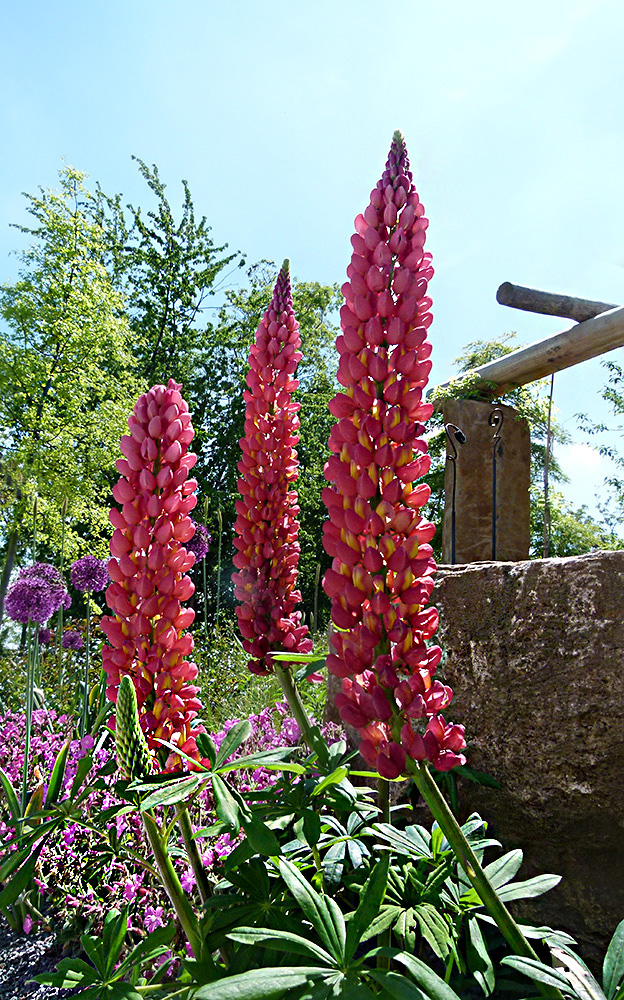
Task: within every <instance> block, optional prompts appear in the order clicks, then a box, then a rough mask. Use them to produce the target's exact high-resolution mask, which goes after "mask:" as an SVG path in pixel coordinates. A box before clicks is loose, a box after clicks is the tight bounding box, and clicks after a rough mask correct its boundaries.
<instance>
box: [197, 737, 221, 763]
mask: <svg viewBox="0 0 624 1000" xmlns="http://www.w3.org/2000/svg"><path fill="white" fill-rule="evenodd" d="M195 742H196V743H197V749H198V750H199V752H200V754H201V755H202V757H207V758H208V760H209V761H210V767H211V768H212V767H214V763H215V760H216V759H217V748H216V746H215V745H214V743H213V742H212V740H211V739H210V737H209V735H208V733H199V735H198V736H197V739H196V741H195Z"/></svg>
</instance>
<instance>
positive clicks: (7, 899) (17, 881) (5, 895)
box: [0, 844, 43, 910]
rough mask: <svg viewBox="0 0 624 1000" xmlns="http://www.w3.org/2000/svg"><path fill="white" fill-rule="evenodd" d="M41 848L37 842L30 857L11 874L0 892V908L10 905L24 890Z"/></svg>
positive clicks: (29, 881) (41, 845)
mask: <svg viewBox="0 0 624 1000" xmlns="http://www.w3.org/2000/svg"><path fill="white" fill-rule="evenodd" d="M42 850H43V844H39V846H38V847H36V848H35V849H34V851H33V852H32V854H31V855H30V857H29V858H28V859H27V860H26V861H24V863H23V864H22V866H21V868H19V869H18V871H17V872H16V874H15V875H13V877H12V878H11V881H10V882H7V884H6V885H5V887H4V889H3V890H2V892H0V910H4V909H5V908H6V907H8V906H12V905H13V903H14V902H15V900H16V899H17V897H18V896H19V895H21V893H22V892H24V890H25V889H26V888H27V887H28V886H29V885H30V883H31V880H32V877H33V872H34V870H35V865H36V864H37V861H38V860H39V855H40V854H41V851H42Z"/></svg>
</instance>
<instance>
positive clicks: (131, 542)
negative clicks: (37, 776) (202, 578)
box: [100, 379, 202, 769]
mask: <svg viewBox="0 0 624 1000" xmlns="http://www.w3.org/2000/svg"><path fill="white" fill-rule="evenodd" d="M180 389H181V386H180V385H177V384H176V383H175V382H174V381H173V380H172V379H170V380H169V384H168V385H167V386H164V385H156V386H154V387H153V388H152V389H150V390H149V392H147V393H145V394H144V395H143V396H141V397H140V399H139V400H138V402H137V404H136V406H135V407H134V411H133V413H132V414H131V415H130V417H129V419H128V426H129V429H130V434H129V435H128V434H127V435H124V436H123V437H122V439H121V450H122V452H123V454H124V456H125V457H124V458H122V459H118V461H117V470H118V471H119V472H120V473H121V478H120V479H119V482H118V483H117V484H116V486H115V487H114V488H113V496H114V498H115V500H116V501H117V502H118V503H119V504H120V505H121V507H120V508H118V507H114V508H113V509H112V510H111V513H110V520H111V523H112V524H113V527H114V529H115V530H114V533H113V537H112V539H111V542H110V550H111V555H112V559H111V560H110V562H109V564H108V571H109V574H110V577H111V580H112V583H111V584H110V586H109V587H108V589H107V591H106V599H107V602H108V606H109V608H110V609H111V611H112V612H113V616H112V617H108V618H103V619H102V622H101V626H100V627H101V629H102V631H103V632H104V633H105V634H106V636H107V638H108V641H109V645H105V646H104V648H103V651H102V658H103V666H104V670H105V671H106V674H107V677H108V687H107V695H108V697H109V698H110V700H111V701H113V702H116V700H117V689H118V686H119V682H120V679H121V677H122V676H123V674H129V675H130V676H131V678H132V680H133V683H134V685H135V688H136V692H137V702H138V706H139V721H140V724H141V728H142V729H143V731H144V733H145V736H146V739H147V742H148V745H149V746H150V748H151V749H153V750H155V751H157V750H159V749H161V748H162V747H161V744H159V743H158V740H159V739H164V740H167V741H168V742H170V743H174V744H175V745H176V746H177V747H179V748H180V749H181V750H182V751H184V753H186V754H188V755H189V756H191V757H195V758H197V759H199V757H198V751H197V747H196V743H195V737H196V735H197V733H198V732H201V731H202V730H201V729H194V730H193V732H191V722H192V720H193V719H194V718H195V716H196V715H197V712H198V710H199V709H200V708H201V702H200V701H199V699H198V697H197V695H198V688H197V687H196V686H195V685H194V684H193V681H194V680H195V678H196V677H197V666H196V664H195V663H193V662H191V661H190V660H189V659H188V657H189V656H190V654H191V652H192V650H193V638H192V636H191V635H190V634H189V633H188V632H187V631H186V629H188V627H189V626H190V625H191V624H192V622H193V619H194V617H195V612H194V611H193V610H192V609H191V608H183V606H182V602H183V601H186V600H188V599H189V598H190V597H191V596H192V594H193V592H194V589H195V587H194V584H193V583H192V581H191V579H190V577H189V576H187V575H186V573H187V572H188V570H190V568H191V567H192V565H193V563H194V562H195V556H194V555H193V553H191V552H188V551H187V549H186V548H185V543H186V542H188V541H189V540H190V539H191V538H192V536H193V532H194V527H193V524H192V521H191V518H190V517H189V514H190V512H191V511H192V510H193V508H194V507H195V505H196V503H197V498H196V497H195V496H194V491H195V489H196V488H197V481H196V480H195V479H189V472H190V470H191V469H192V468H193V466H194V465H195V462H196V460H197V459H196V456H195V455H194V454H192V453H191V452H189V450H188V448H189V445H190V443H191V441H192V439H193V435H194V430H193V425H192V423H191V417H190V413H189V410H188V406H187V404H186V402H185V400H184V399H183V398H182V396H181V395H180ZM180 763H181V761H180V758H179V757H178V755H176V754H171V755H170V756H169V759H168V760H167V763H166V768H167V769H176V768H177V767H179V766H180Z"/></svg>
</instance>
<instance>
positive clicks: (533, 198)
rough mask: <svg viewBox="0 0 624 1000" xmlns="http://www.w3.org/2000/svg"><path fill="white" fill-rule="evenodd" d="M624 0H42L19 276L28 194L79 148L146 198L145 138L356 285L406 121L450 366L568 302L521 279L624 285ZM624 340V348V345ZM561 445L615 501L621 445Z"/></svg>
mask: <svg viewBox="0 0 624 1000" xmlns="http://www.w3.org/2000/svg"><path fill="white" fill-rule="evenodd" d="M623 43H624V4H622V2H621V0H540V2H537V0H526V2H524V3H522V4H520V3H509V4H502V3H500V2H493V0H492V2H490V0H487V2H478V0H475V2H473V3H466V2H464V0H447V2H444V0H439V3H438V4H437V5H433V4H431V3H427V4H425V3H421V2H417V0H395V2H394V3H393V4H392V5H389V4H384V3H382V2H381V0H377V2H375V3H373V2H372V0H342V2H340V0H315V2H314V3H301V2H297V0H290V2H287V0H230V2H228V3H225V4H224V3H216V2H213V0H177V3H176V4H175V5H174V4H172V3H170V2H164V0H124V2H119V0H109V2H107V3H103V2H101V0H92V2H91V3H89V4H85V3H77V2H73V0H58V2H57V3H55V4H51V3H49V2H46V0H30V2H27V3H24V4H22V5H17V4H9V3H5V4H4V10H3V18H2V32H1V33H0V92H1V93H2V98H3V99H2V104H1V106H0V134H1V135H2V138H3V144H2V145H3V153H4V155H3V156H2V159H1V160H0V280H11V279H12V278H14V277H15V274H16V268H17V261H16V259H15V257H10V256H9V251H10V250H12V249H15V248H16V247H18V246H19V245H20V235H19V234H18V233H17V232H16V231H15V230H11V229H10V228H9V224H10V223H11V222H19V221H25V215H24V201H23V199H22V197H21V192H22V191H34V190H35V189H36V188H37V187H38V186H39V185H42V186H44V187H49V186H54V184H55V181H56V172H57V170H58V169H59V168H60V166H61V160H62V158H64V159H65V160H66V161H67V162H68V163H71V164H72V165H73V166H76V167H79V168H80V169H82V170H85V171H87V172H88V173H89V175H90V180H91V182H92V183H93V184H95V182H96V181H99V182H100V183H101V185H102V187H103V188H104V190H105V191H107V192H110V193H113V192H117V191H121V192H123V194H124V195H126V196H127V198H128V199H129V200H131V201H133V202H135V203H137V202H141V203H145V202H146V200H147V198H146V195H147V189H146V188H145V185H144V182H143V181H142V179H141V178H140V177H139V175H138V172H137V170H136V166H135V164H133V162H132V161H131V155H132V154H133V153H134V154H136V155H138V156H140V157H141V158H142V159H144V160H146V161H147V162H148V163H157V164H158V166H159V169H160V172H161V176H162V178H163V179H164V180H165V181H166V182H167V184H168V192H169V194H170V196H171V200H172V201H174V202H175V201H176V199H177V198H178V196H179V191H180V185H179V181H180V179H181V178H182V177H185V178H186V179H187V180H188V181H189V184H190V187H191V191H192V194H193V198H194V201H195V205H196V208H197V210H198V212H199V213H201V214H205V215H206V216H207V217H208V220H209V222H210V223H211V225H212V227H213V235H214V238H215V240H216V241H218V242H228V243H229V244H230V246H231V247H232V248H234V249H241V250H244V251H245V252H246V254H247V256H248V259H249V260H250V261H254V260H257V259H260V258H263V257H266V258H271V259H274V260H276V261H281V260H282V258H283V257H285V256H289V257H290V258H291V260H292V267H293V271H294V273H295V274H296V275H297V276H298V277H300V278H302V279H307V280H318V281H322V282H333V281H338V282H342V281H343V280H344V272H345V268H346V265H347V263H348V259H349V249H350V247H349V238H350V235H351V233H352V231H353V219H354V216H355V215H356V214H357V213H358V212H359V211H361V210H363V208H364V207H365V205H366V204H367V199H368V194H369V192H370V189H371V188H372V186H373V185H374V184H375V182H376V181H377V179H378V177H379V175H380V172H381V169H382V167H383V164H384V161H385V157H386V154H387V150H388V146H389V144H390V139H391V136H392V132H393V130H394V129H395V128H401V129H402V130H403V132H404V134H405V136H406V140H407V145H408V149H409V152H410V158H411V161H412V167H413V168H414V172H415V176H416V180H417V184H418V187H419V191H420V194H421V197H422V200H423V201H424V203H425V205H426V207H427V212H428V215H429V217H430V219H431V226H430V229H429V236H428V248H429V249H430V250H431V251H432V252H433V254H434V264H435V266H436V277H435V279H434V283H433V284H432V294H433V296H434V307H435V322H434V326H433V328H432V338H433V340H434V342H435V354H434V366H435V367H434V375H433V378H434V381H436V382H440V381H444V380H445V379H446V378H448V377H449V375H450V374H451V372H452V367H451V365H452V360H453V358H455V357H456V356H457V355H458V354H459V353H460V352H461V350H462V347H463V346H464V344H466V343H467V342H468V341H470V340H474V339H478V338H492V337H496V336H499V335H500V334H501V333H503V332H504V331H508V330H512V329H514V330H517V332H518V334H519V337H520V339H521V340H522V341H523V342H531V341H535V340H538V339H541V338H542V337H544V336H547V335H548V334H550V333H555V332H557V331H559V330H561V329H565V327H566V325H569V324H566V321H561V320H557V319H549V318H547V317H539V316H532V315H530V314H524V313H519V312H516V311H511V310H508V309H505V308H504V307H501V306H499V305H497V304H496V301H495V293H496V289H497V287H498V285H499V284H500V283H501V282H502V281H505V280H510V281H514V282H517V283H519V284H525V285H532V286H535V287H538V288H544V289H547V290H551V291H558V292H564V293H568V294H574V295H581V296H586V297H588V298H597V299H604V300H606V301H612V302H624V198H623V197H622V190H623V186H624V171H623V167H624V127H623V124H624V122H623V119H624V110H623V108H624V100H623V96H624V58H623V57H622V51H623ZM611 356H612V357H613V358H614V359H617V358H618V356H619V357H620V359H621V360H623V359H622V352H621V351H618V352H616V353H615V354H613V355H611ZM603 381H604V374H603V372H602V371H601V368H600V365H599V363H598V362H587V363H585V365H583V366H582V367H581V368H575V369H572V370H570V371H569V372H568V373H565V374H562V375H560V376H558V377H557V380H556V390H555V401H556V404H557V406H558V407H559V410H560V419H561V420H562V422H563V423H564V424H565V426H566V427H567V428H568V429H569V430H571V431H572V432H574V433H575V437H576V438H577V440H578V441H579V442H581V441H582V440H583V437H582V435H581V434H580V433H579V432H578V431H576V430H575V421H574V419H573V416H574V414H575V413H576V412H577V411H578V410H585V411H589V412H591V413H592V414H595V415H597V416H602V415H604V410H603V409H601V408H600V406H599V402H598V390H599V388H600V385H601V384H602V382H603ZM561 457H562V459H563V461H564V464H565V466H566V468H567V471H568V472H569V473H570V474H571V475H572V476H573V484H572V487H571V490H570V491H569V494H570V495H571V496H572V498H573V499H574V500H575V502H577V503H581V502H586V503H591V502H592V498H593V492H594V484H595V483H596V484H597V483H599V482H600V480H601V478H602V475H603V474H604V472H605V471H606V463H604V462H603V461H598V460H597V458H596V457H595V456H592V454H591V453H590V452H588V451H587V450H586V449H583V448H578V447H577V448H572V449H565V450H564V451H562V453H561Z"/></svg>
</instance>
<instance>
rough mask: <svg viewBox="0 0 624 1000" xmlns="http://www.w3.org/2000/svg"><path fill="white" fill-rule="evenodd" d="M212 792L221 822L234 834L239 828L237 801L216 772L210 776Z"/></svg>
mask: <svg viewBox="0 0 624 1000" xmlns="http://www.w3.org/2000/svg"><path fill="white" fill-rule="evenodd" d="M212 792H213V795H214V800H215V811H216V813H217V816H218V817H219V819H220V820H221V821H222V822H223V823H226V824H227V826H229V827H230V829H231V830H232V831H233V833H234V835H235V836H236V834H237V833H238V831H239V830H240V810H239V808H238V803H237V801H236V799H235V798H234V797H233V795H232V793H231V791H230V789H229V788H228V786H227V785H226V784H225V782H224V781H222V780H221V778H220V777H219V776H218V775H217V774H214V775H213V777H212Z"/></svg>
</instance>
